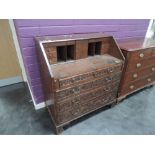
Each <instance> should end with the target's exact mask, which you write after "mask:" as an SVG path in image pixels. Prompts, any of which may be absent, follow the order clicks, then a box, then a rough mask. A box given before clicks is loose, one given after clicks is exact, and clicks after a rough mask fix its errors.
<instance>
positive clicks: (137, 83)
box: [121, 74, 155, 95]
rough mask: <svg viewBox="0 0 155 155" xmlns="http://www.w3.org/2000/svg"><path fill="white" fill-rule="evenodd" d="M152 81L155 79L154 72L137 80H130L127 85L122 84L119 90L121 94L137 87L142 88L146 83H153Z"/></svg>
mask: <svg viewBox="0 0 155 155" xmlns="http://www.w3.org/2000/svg"><path fill="white" fill-rule="evenodd" d="M154 81H155V74H152V75H150V76H147V77H145V78H143V79H140V80H138V81H134V82H131V83H129V84H128V85H124V86H123V88H122V90H121V95H123V94H128V93H131V92H133V91H135V90H137V89H139V88H143V87H145V86H146V85H148V84H151V83H153V82H154Z"/></svg>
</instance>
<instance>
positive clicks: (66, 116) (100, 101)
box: [57, 93, 116, 124]
mask: <svg viewBox="0 0 155 155" xmlns="http://www.w3.org/2000/svg"><path fill="white" fill-rule="evenodd" d="M112 101H115V102H116V93H114V94H113V93H110V94H107V95H105V96H101V97H98V98H95V99H93V100H91V101H89V102H79V103H74V104H72V106H71V108H70V109H69V110H66V111H63V112H59V113H58V118H57V124H62V123H65V122H67V121H71V120H73V119H75V118H78V117H80V116H82V115H84V114H87V113H89V112H91V111H93V110H96V109H98V108H100V107H103V106H105V105H107V104H108V103H110V102H112Z"/></svg>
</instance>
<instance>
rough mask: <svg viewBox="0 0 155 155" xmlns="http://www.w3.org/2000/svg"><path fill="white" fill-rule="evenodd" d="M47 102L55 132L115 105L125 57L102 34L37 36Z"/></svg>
mask: <svg viewBox="0 0 155 155" xmlns="http://www.w3.org/2000/svg"><path fill="white" fill-rule="evenodd" d="M36 43H37V44H36V45H37V55H38V58H39V59H38V60H39V64H40V71H41V77H42V85H43V90H44V96H45V102H46V105H47V107H48V110H49V113H50V115H51V118H52V120H53V122H54V126H55V129H56V133H59V132H60V131H61V130H62V127H63V126H64V125H66V124H67V123H69V122H71V121H73V120H75V119H77V118H79V117H81V116H83V115H86V114H88V113H90V112H92V111H95V110H97V109H99V108H101V107H103V106H106V105H110V104H114V103H116V100H117V93H118V88H119V83H120V79H121V73H122V68H123V64H124V57H123V54H122V53H121V51H120V49H119V48H118V46H117V44H116V42H115V40H114V38H113V37H111V36H105V35H103V34H81V35H64V36H53V37H37V38H36Z"/></svg>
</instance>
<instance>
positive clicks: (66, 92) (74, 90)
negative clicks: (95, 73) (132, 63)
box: [55, 72, 121, 101]
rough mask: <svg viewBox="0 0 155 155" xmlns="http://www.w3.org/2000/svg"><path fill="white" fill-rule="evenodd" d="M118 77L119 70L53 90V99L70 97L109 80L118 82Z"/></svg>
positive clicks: (119, 75)
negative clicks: (95, 78)
mask: <svg viewBox="0 0 155 155" xmlns="http://www.w3.org/2000/svg"><path fill="white" fill-rule="evenodd" d="M120 78H121V72H119V73H117V74H114V75H111V76H106V77H104V78H101V79H97V80H94V81H91V82H87V83H84V84H80V85H77V86H75V87H71V88H67V89H63V90H59V91H56V92H55V99H56V101H61V100H62V99H65V98H68V97H72V96H73V95H78V94H80V93H84V92H85V91H90V90H93V89H95V88H99V87H104V85H107V84H109V83H111V82H115V81H118V82H119V81H120Z"/></svg>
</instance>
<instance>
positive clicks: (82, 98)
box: [56, 82, 119, 112]
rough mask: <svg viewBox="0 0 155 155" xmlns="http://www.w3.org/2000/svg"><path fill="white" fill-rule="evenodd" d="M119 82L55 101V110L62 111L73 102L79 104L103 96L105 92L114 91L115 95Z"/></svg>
mask: <svg viewBox="0 0 155 155" xmlns="http://www.w3.org/2000/svg"><path fill="white" fill-rule="evenodd" d="M118 86H119V82H117V83H114V84H110V85H109V86H105V87H103V88H99V89H95V90H92V91H90V92H87V93H84V94H80V95H78V96H76V97H72V98H69V99H67V100H63V101H61V102H57V103H56V106H57V111H58V112H63V111H66V110H69V109H71V108H72V105H74V104H80V103H81V102H88V101H90V100H93V99H95V98H98V97H101V96H105V94H107V93H113V94H114V93H115V94H116V95H117V91H118Z"/></svg>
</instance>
